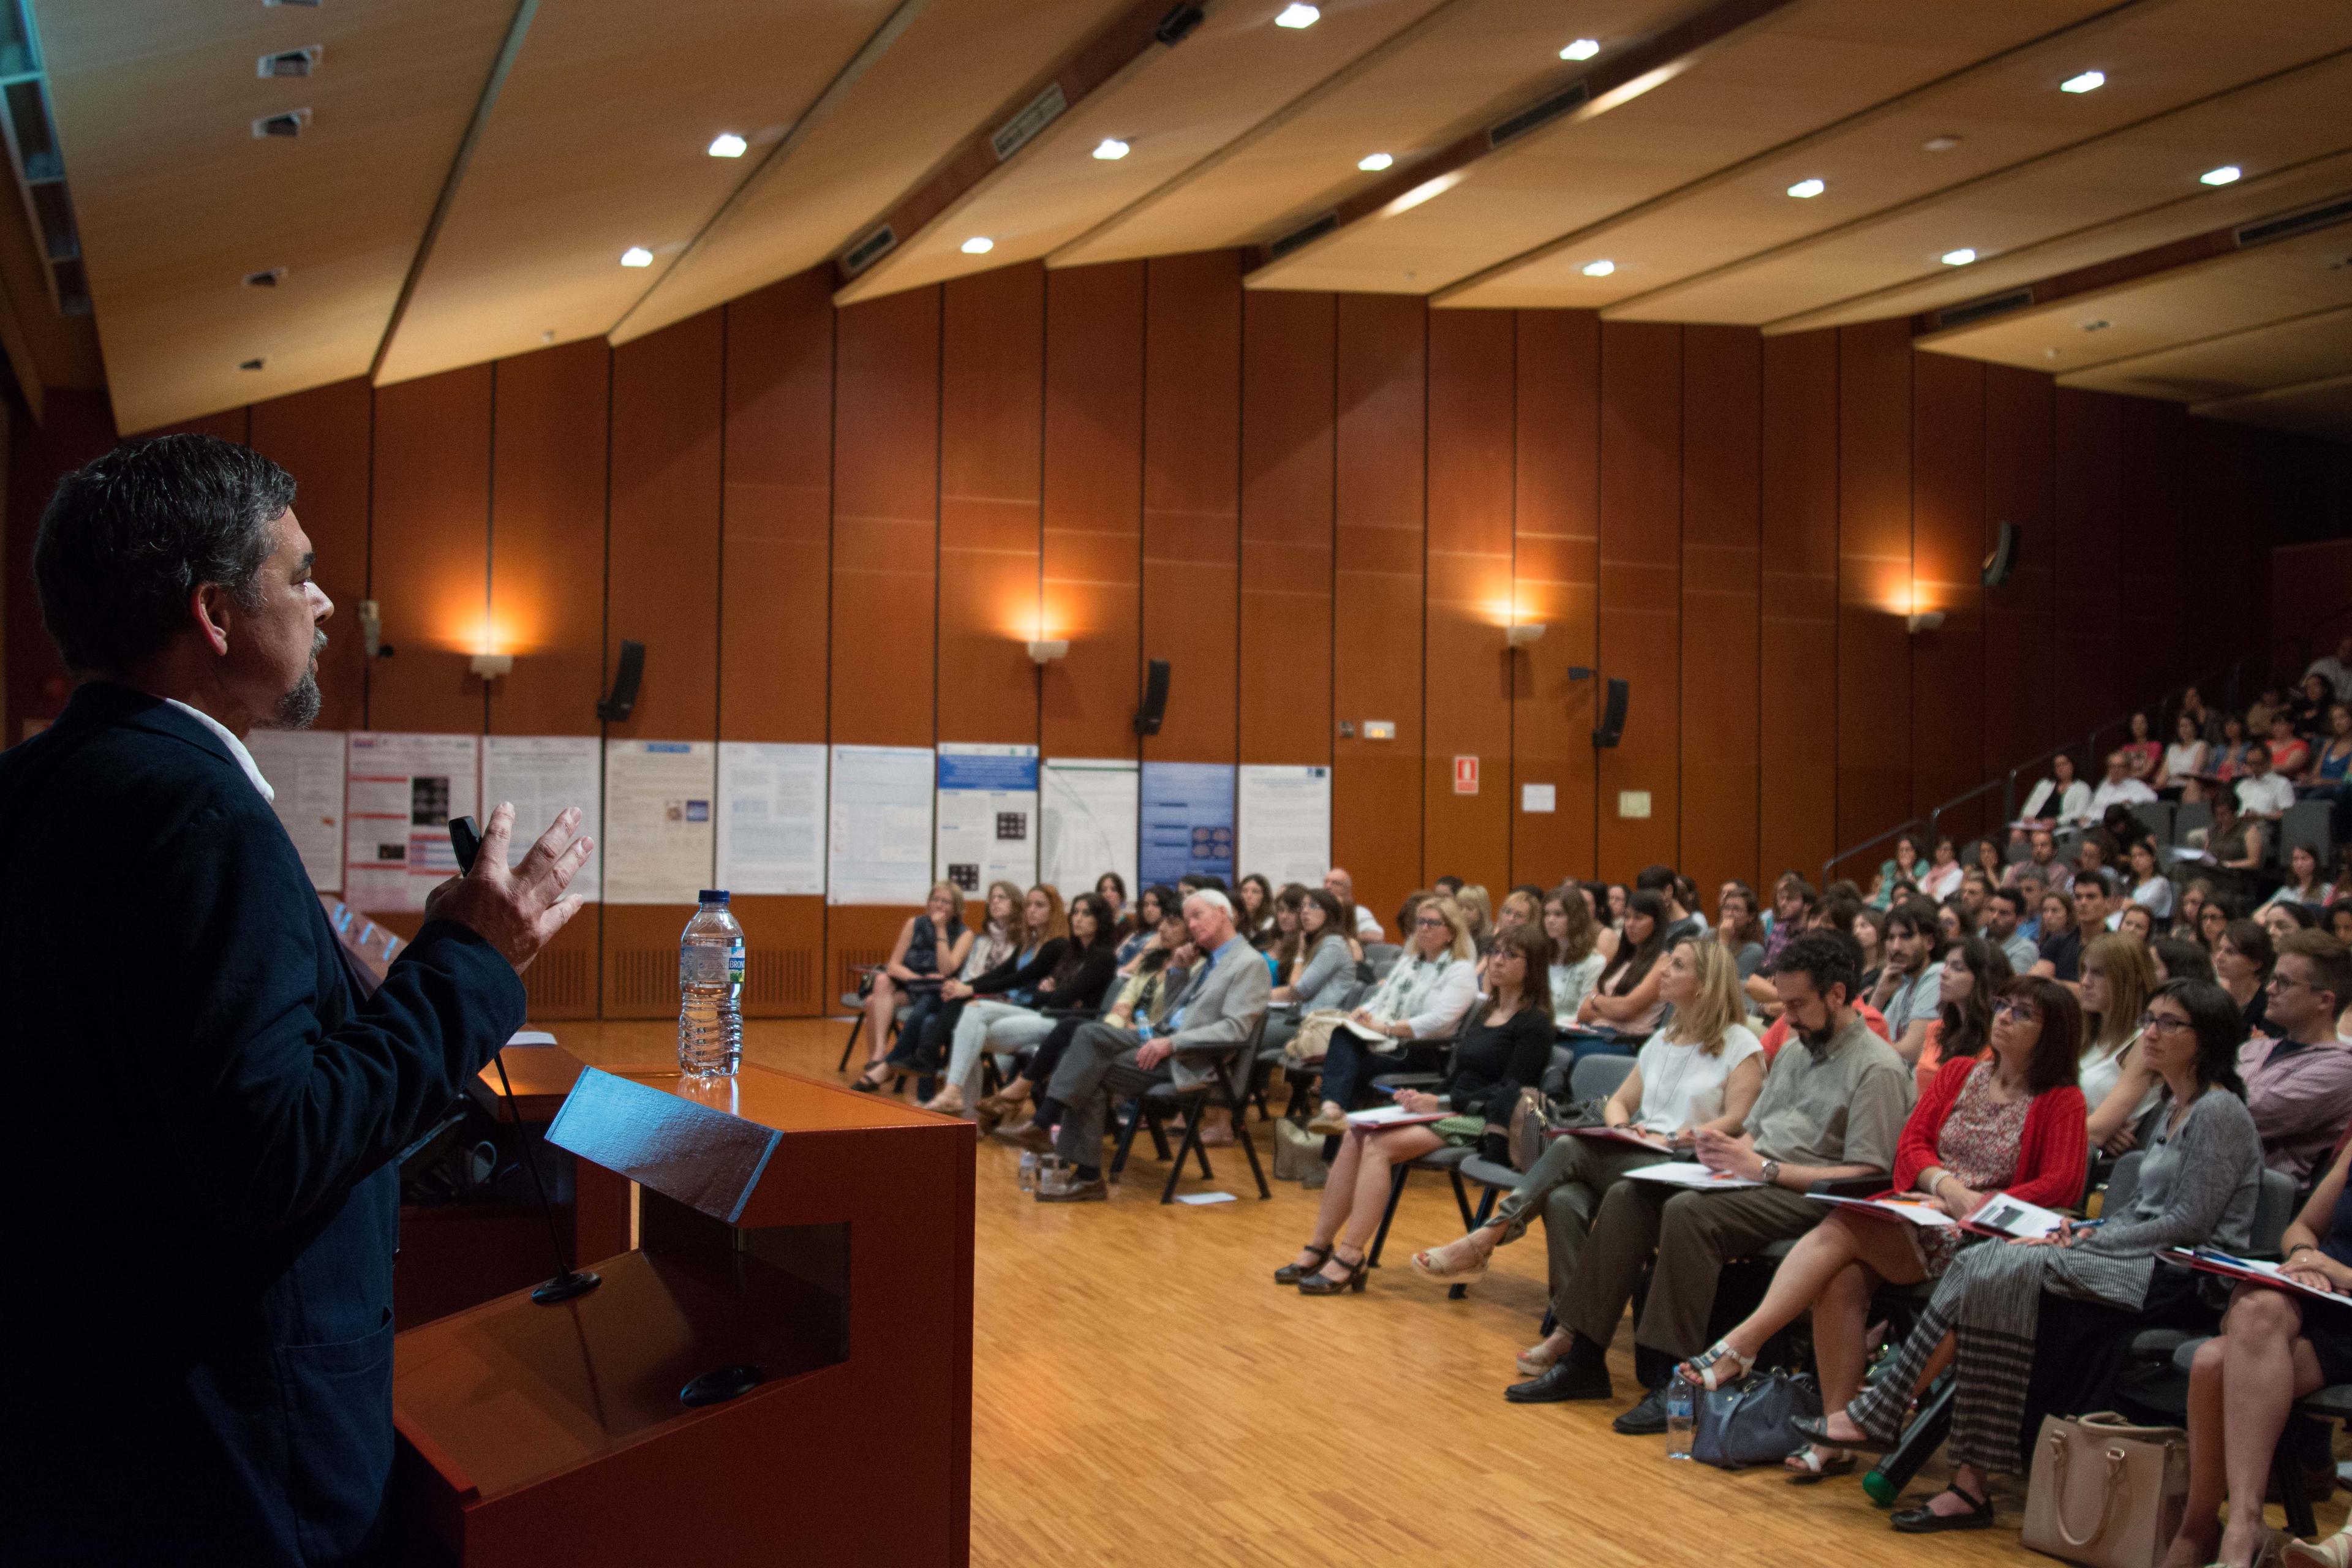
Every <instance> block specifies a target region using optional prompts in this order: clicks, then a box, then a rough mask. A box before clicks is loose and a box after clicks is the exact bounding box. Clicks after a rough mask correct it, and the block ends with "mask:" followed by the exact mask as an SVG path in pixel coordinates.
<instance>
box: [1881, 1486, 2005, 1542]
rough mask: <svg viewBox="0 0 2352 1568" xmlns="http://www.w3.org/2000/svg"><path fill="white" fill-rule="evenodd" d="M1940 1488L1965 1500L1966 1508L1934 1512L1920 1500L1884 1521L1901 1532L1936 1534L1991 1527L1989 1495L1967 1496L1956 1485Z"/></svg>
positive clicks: (1906, 1533) (1991, 1517)
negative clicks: (1947, 1511) (1966, 1510)
mask: <svg viewBox="0 0 2352 1568" xmlns="http://www.w3.org/2000/svg"><path fill="white" fill-rule="evenodd" d="M1944 1490H1945V1491H1948V1492H1949V1493H1951V1494H1952V1495H1953V1496H1954V1497H1956V1498H1958V1499H1959V1500H1961V1501H1962V1502H1964V1503H1966V1504H1968V1505H1969V1510H1968V1512H1966V1513H1937V1511H1936V1510H1934V1509H1932V1508H1929V1507H1928V1506H1927V1503H1924V1502H1923V1503H1921V1504H1920V1505H1919V1506H1918V1507H1917V1508H1906V1509H1905V1510H1903V1511H1902V1512H1900V1513H1898V1514H1895V1515H1894V1516H1893V1517H1891V1518H1890V1519H1888V1520H1887V1521H1886V1522H1887V1523H1889V1524H1891V1525H1893V1526H1894V1527H1895V1530H1896V1531H1898V1532H1899V1533H1901V1534H1904V1535H1940V1534H1942V1533H1944V1532H1945V1531H1951V1530H1990V1529H1991V1528H1992V1524H1993V1513H1992V1499H1990V1498H1989V1497H1970V1496H1969V1494H1968V1493H1966V1492H1964V1491H1962V1490H1961V1489H1959V1488H1958V1487H1956V1486H1952V1487H1946V1488H1945V1489H1944ZM1941 1495H1942V1493H1940V1492H1939V1493H1937V1496H1939V1497H1940V1496H1941Z"/></svg>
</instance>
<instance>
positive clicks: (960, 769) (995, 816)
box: [932, 741, 1037, 898]
mask: <svg viewBox="0 0 2352 1568" xmlns="http://www.w3.org/2000/svg"><path fill="white" fill-rule="evenodd" d="M939 756H940V764H939V765H940V798H939V803H938V806H937V808H936V810H935V811H934V813H933V816H932V823H933V826H932V834H933V843H934V845H935V848H934V850H933V857H934V860H933V864H934V867H935V871H934V876H935V877H936V879H938V880H940V881H942V882H953V883H954V884H955V885H956V886H957V887H959V888H961V889H963V890H964V891H965V892H966V893H967V894H969V895H971V897H973V898H978V897H980V895H981V890H982V889H984V888H986V887H987V886H988V885H989V884H990V883H991V882H996V881H1007V882H1012V883H1014V884H1016V885H1018V886H1020V887H1024V888H1025V887H1027V886H1029V885H1030V884H1031V883H1033V882H1034V881H1035V880H1036V879H1037V748H1036V747H1034V746H1013V745H1003V746H993V745H971V744H967V743H964V742H956V741H945V742H940V753H939Z"/></svg>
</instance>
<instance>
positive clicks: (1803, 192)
mask: <svg viewBox="0 0 2352 1568" xmlns="http://www.w3.org/2000/svg"><path fill="white" fill-rule="evenodd" d="M1829 188H1830V187H1829V184H1828V182H1826V181H1823V180H1799V181H1798V182H1797V183H1796V184H1793V185H1790V187H1789V194H1790V195H1792V196H1794V197H1796V198H1797V199H1798V200H1799V201H1801V202H1809V201H1811V200H1812V199H1813V198H1814V197H1815V196H1817V195H1821V194H1822V192H1823V191H1826V190H1828V189H1829Z"/></svg>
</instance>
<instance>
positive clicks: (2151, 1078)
mask: <svg viewBox="0 0 2352 1568" xmlns="http://www.w3.org/2000/svg"><path fill="white" fill-rule="evenodd" d="M2078 989H2079V990H2080V991H2081V992H2082V994H2083V1046H2082V1051H2083V1056H2082V1065H2081V1077H2080V1079H2079V1081H2080V1083H2081V1085H2082V1089H2083V1103H2084V1104H2085V1105H2087V1106H2089V1107H2090V1114H2091V1124H2090V1140H2091V1147H2092V1148H2093V1149H2095V1150H2097V1151H2098V1152H2101V1153H2104V1154H2105V1155H2106V1156H2108V1157H2109V1158H2111V1159H2112V1158H2116V1157H2119V1156H2121V1155H2123V1154H2126V1153H2128V1152H2130V1151H2132V1150H2133V1149H2136V1148H2137V1147H2138V1146H2139V1140H2138V1138H2137V1135H2136V1131H2135V1130H2136V1129H2137V1127H2138V1126H2139V1122H2140V1118H2142V1117H2144V1116H2146V1115H2147V1113H2148V1112H2149V1111H2150V1110H2154V1109H2155V1108H2156V1100H2157V1096H2158V1094H2159V1093H2160V1092H2162V1090H2163V1089H2164V1080H2163V1079H2161V1078H2160V1077H2158V1075H2157V1073H2156V1070H2155V1069H2154V1068H2151V1067H2150V1066H2149V1065H2148V1063H2147V1058H2146V1056H2145V1055H2144V1054H2143V1053H2142V1052H2141V1051H2140V1049H2139V1048H2138V1047H2139V1033H2140V1030H2139V1016H2140V1014H2141V1012H2142V1011H2144V1010H2145V1009H2146V1008H2147V999H2148V996H2149V994H2151V993H2152V992H2154V991H2155V990H2156V961H2155V960H2154V959H2153V958H2151V957H2149V956H2148V952H2147V948H2145V947H2143V946H2141V945H2140V944H2139V943H2138V942H2135V941H2133V940H2132V939H2131V938H2130V937H2127V936H2125V935H2122V934H2121V933H2120V932H2116V931H2108V932H2107V933H2105V935H2103V936H2098V937H2095V938H2093V939H2092V940H2091V942H2090V943H2089V944H2088V945H2086V946H2085V947H2084V949H2083V978H2082V982H2081V984H2080V985H2079V986H2078Z"/></svg>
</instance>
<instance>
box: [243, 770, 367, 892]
mask: <svg viewBox="0 0 2352 1568" xmlns="http://www.w3.org/2000/svg"><path fill="white" fill-rule="evenodd" d="M245 749H246V750H247V752H251V753H252V755H253V765H254V766H255V767H257V768H259V769H260V770H261V776H262V777H263V778H266V779H268V781H269V787H270V788H271V789H272V790H274V791H276V792H277V793H276V795H274V796H272V798H271V800H270V802H269V805H270V809H271V810H273V811H275V812H277V813H278V823H279V825H280V826H283V827H284V828H285V829H286V837H289V838H290V839H292V840H293V841H294V852H295V853H296V854H298V855H299V856H301V857H302V869H304V870H305V871H308V872H309V873H310V885H311V886H312V887H313V888H316V889H318V890H319V891H320V892H322V893H338V892H341V891H342V887H343V764H344V763H345V761H346V760H347V759H348V758H349V756H350V754H351V752H350V742H349V741H348V740H347V739H346V737H345V735H344V732H343V731H341V730H261V729H257V730H255V731H252V732H251V733H250V734H248V735H247V736H246V738H245Z"/></svg>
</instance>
